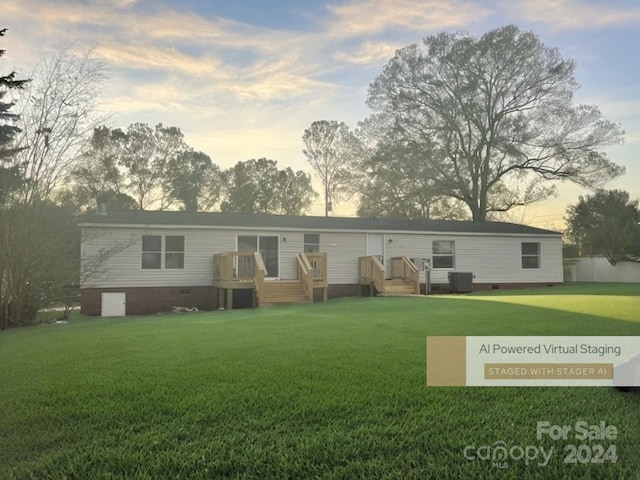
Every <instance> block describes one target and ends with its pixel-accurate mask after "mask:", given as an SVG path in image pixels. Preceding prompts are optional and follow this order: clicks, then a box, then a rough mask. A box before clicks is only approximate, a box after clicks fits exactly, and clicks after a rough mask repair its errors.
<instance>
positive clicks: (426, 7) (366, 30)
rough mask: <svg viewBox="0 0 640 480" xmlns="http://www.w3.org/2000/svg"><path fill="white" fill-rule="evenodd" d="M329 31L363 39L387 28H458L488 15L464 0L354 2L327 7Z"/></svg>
mask: <svg viewBox="0 0 640 480" xmlns="http://www.w3.org/2000/svg"><path fill="white" fill-rule="evenodd" d="M327 9H328V10H329V12H331V14H332V15H333V18H332V19H331V20H330V26H329V28H328V30H329V32H330V33H331V34H332V35H335V36H338V37H339V36H344V37H352V36H362V35H372V34H377V33H381V32H384V31H386V30H389V29H403V30H413V31H417V32H425V31H429V30H440V29H448V28H461V27H464V26H465V25H468V24H471V23H476V22H480V21H482V20H484V19H486V18H487V17H488V16H489V15H491V11H490V10H488V9H485V8H484V7H482V6H481V5H479V4H478V2H469V1H463V0H450V1H442V0H423V1H415V0H354V1H349V2H345V3H342V4H330V5H328V6H327Z"/></svg>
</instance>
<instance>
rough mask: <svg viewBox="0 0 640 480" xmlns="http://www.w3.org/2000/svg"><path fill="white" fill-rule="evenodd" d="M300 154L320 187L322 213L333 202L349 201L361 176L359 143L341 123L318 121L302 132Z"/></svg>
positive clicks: (330, 207) (360, 146)
mask: <svg viewBox="0 0 640 480" xmlns="http://www.w3.org/2000/svg"><path fill="white" fill-rule="evenodd" d="M302 140H303V142H304V144H305V146H306V148H305V149H304V150H303V151H302V152H303V153H304V154H305V156H306V157H307V160H309V163H310V164H311V166H312V167H313V170H314V171H315V172H316V174H317V175H318V177H319V178H320V181H321V182H322V186H323V187H324V214H325V216H328V215H329V212H330V211H331V210H332V206H333V202H332V201H340V200H347V199H349V198H350V197H351V196H352V195H353V194H354V193H355V192H356V191H357V188H358V183H359V178H360V176H361V174H362V170H361V166H360V165H359V162H360V160H361V158H362V153H363V148H362V144H361V143H360V140H358V138H357V137H356V136H355V135H354V134H353V132H351V130H349V127H348V126H347V125H346V124H345V123H344V122H339V123H338V122H336V121H335V120H334V121H327V120H320V121H316V122H313V123H312V124H311V126H310V127H309V128H308V129H306V130H305V131H304V135H303V136H302Z"/></svg>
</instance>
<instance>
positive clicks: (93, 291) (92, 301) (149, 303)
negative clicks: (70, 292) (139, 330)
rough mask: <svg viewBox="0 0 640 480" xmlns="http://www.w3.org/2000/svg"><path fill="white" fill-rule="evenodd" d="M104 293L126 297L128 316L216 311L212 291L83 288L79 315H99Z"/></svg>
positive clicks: (167, 288)
mask: <svg viewBox="0 0 640 480" xmlns="http://www.w3.org/2000/svg"><path fill="white" fill-rule="evenodd" d="M102 292H123V293H126V295H127V315H145V314H149V313H158V312H170V311H171V309H172V308H173V307H197V308H198V309H200V310H211V309H212V308H213V288H212V287H136V288H84V289H82V293H81V298H80V311H81V312H82V313H84V314H86V315H100V314H101V310H102Z"/></svg>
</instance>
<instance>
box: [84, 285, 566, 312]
mask: <svg viewBox="0 0 640 480" xmlns="http://www.w3.org/2000/svg"><path fill="white" fill-rule="evenodd" d="M554 285H562V284H561V283H474V284H473V290H474V291H476V292H478V291H481V290H513V289H520V288H532V287H544V286H554ZM214 290H215V289H214V288H213V287H211V286H204V287H202V286H199V287H135V288H85V289H82V293H81V300H80V311H81V312H82V313H84V314H86V315H100V314H101V310H102V292H123V293H126V295H127V315H146V314H150V313H159V312H170V311H171V309H172V308H173V307H197V308H198V309H200V310H212V309H213V308H214ZM420 290H421V292H422V293H423V294H424V293H425V284H424V283H423V284H421V285H420ZM448 291H449V284H433V285H431V293H447V292H448ZM361 295H367V292H366V291H364V290H363V291H362V292H361V286H360V285H358V284H337V285H329V288H328V297H329V298H338V297H359V296H361ZM314 296H315V301H316V302H321V301H322V291H321V290H320V289H316V291H315V293H314ZM236 297H237V298H238V300H236ZM248 306H251V298H250V295H249V296H247V298H245V296H242V295H240V292H238V294H237V295H235V294H234V308H243V307H248Z"/></svg>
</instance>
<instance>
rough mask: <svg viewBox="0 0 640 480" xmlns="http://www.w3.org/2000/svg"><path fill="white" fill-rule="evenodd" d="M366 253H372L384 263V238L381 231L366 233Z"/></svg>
mask: <svg viewBox="0 0 640 480" xmlns="http://www.w3.org/2000/svg"><path fill="white" fill-rule="evenodd" d="M367 255H374V256H376V257H378V258H379V259H380V262H381V263H384V238H383V235H382V234H381V233H367Z"/></svg>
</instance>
